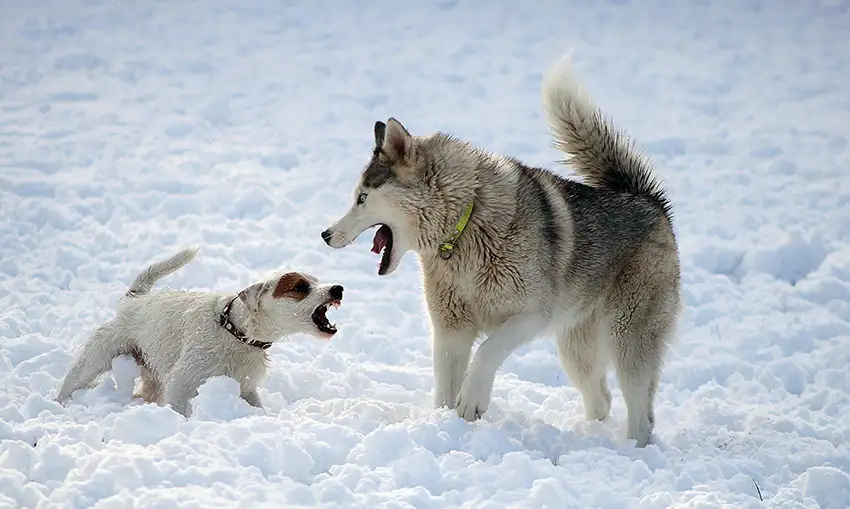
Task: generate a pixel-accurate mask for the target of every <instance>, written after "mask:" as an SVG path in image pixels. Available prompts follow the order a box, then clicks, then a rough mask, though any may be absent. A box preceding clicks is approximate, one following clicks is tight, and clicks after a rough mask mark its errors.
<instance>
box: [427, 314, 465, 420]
mask: <svg viewBox="0 0 850 509" xmlns="http://www.w3.org/2000/svg"><path fill="white" fill-rule="evenodd" d="M474 342H475V332H474V331H471V330H470V331H466V330H450V328H448V327H444V326H443V325H442V324H438V323H434V338H433V346H434V352H433V355H434V405H435V406H437V407H449V408H454V407H455V403H456V401H457V394H458V391H460V387H461V384H462V383H463V377H464V375H466V367H467V366H468V365H469V354H470V352H471V351H472V344H473V343H474Z"/></svg>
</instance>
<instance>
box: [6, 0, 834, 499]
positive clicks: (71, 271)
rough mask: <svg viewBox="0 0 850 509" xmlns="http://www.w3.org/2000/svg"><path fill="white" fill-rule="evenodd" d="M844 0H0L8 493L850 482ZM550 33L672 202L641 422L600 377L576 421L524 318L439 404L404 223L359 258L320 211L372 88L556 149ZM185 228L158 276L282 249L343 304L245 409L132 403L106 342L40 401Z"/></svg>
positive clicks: (499, 138)
mask: <svg viewBox="0 0 850 509" xmlns="http://www.w3.org/2000/svg"><path fill="white" fill-rule="evenodd" d="M848 11H850V4H848V2H846V1H829V0H807V1H805V2H801V1H797V2H795V1H791V0H776V1H773V2H768V1H757V0H740V1H737V2H723V1H717V2H711V1H708V0H702V1H699V0H697V1H686V0H677V1H674V0H668V1H665V0H641V1H640V2H637V1H635V2H628V1H616V2H594V1H591V0H575V1H569V2H554V1H533V2H532V1H529V2H508V1H491V2H484V1H483V0H482V1H471V0H470V1H466V0H438V1H431V2H400V1H398V0H376V1H370V2H365V1H364V2H344V1H342V0H340V1H325V2H307V1H303V2H295V1H273V0H252V1H250V2H249V1H242V2H238V1H225V0H210V1H204V2H200V1H189V0H186V1H169V2H165V1H144V2H143V1H122V0H117V1H101V0H93V1H82V0H31V1H27V2H23V1H18V2H13V1H12V0H5V1H0V214H2V216H0V388H2V390H0V507H4V508H5V507H39V508H46V507H80V508H82V507H97V508H100V509H106V508H119V507H121V508H125V507H132V508H154V507H157V508H159V507H161V508H173V507H198V508H201V507H203V508H207V507H219V508H225V507H246V508H247V507H252V508H253V507H312V506H322V507H340V508H360V507H362V508H377V507H393V508H408V507H417V508H420V507H421V508H450V507H467V508H476V509H477V508H500V507H529V508H530V507H541V508H542V507H548V508H565V507H569V508H573V507H575V508H594V507H600V508H606V509H613V508H632V507H641V508H653V509H656V508H657V509H660V508H666V507H690V508H714V507H729V508H732V507H735V508H750V507H752V508H755V507H795V508H798V507H800V508H802V507H806V508H814V507H823V508H830V509H838V508H841V509H844V508H847V507H850V476H848V472H849V471H850V446H848V441H850V367H849V366H850V173H848V172H850V148H848V138H850V120H848V119H850V85H848V79H850V53H848V48H850V31H848V29H847V27H848V26H850V12H848ZM568 47H572V48H573V49H574V55H575V62H576V67H577V69H578V71H579V72H580V73H581V75H582V76H583V77H584V80H585V83H586V85H587V86H588V88H589V90H590V91H591V93H592V94H593V95H594V97H595V98H596V100H597V102H598V103H599V104H600V105H601V106H602V107H603V108H604V109H605V110H606V111H607V112H608V113H610V115H611V116H612V117H613V118H614V119H615V120H616V122H617V123H618V124H619V125H621V126H622V127H624V128H626V129H627V130H628V131H629V132H630V133H631V134H632V135H633V136H634V137H635V138H636V139H637V141H638V142H639V143H641V144H642V145H643V146H644V147H645V148H646V150H647V152H649V153H650V154H651V155H652V157H653V158H654V159H655V161H656V163H657V166H658V169H659V174H660V175H661V176H662V177H663V178H664V179H665V181H666V183H667V185H668V187H669V188H670V194H671V197H672V199H673V201H674V204H675V214H676V229H677V233H678V236H679V240H680V245H681V253H682V260H683V271H684V273H683V278H684V285H685V295H686V299H687V310H686V313H685V315H684V316H683V319H682V325H681V328H680V335H679V341H678V343H677V344H676V346H675V348H674V350H673V352H672V354H671V355H670V357H669V362H668V364H667V368H666V371H665V373H664V377H663V380H662V383H661V386H660V391H659V397H658V406H657V410H656V416H657V417H656V419H657V431H656V437H655V441H656V443H655V444H654V445H651V446H649V447H647V448H646V449H636V448H635V447H634V446H633V445H632V444H631V443H628V442H626V441H625V440H623V438H622V436H623V429H624V426H625V419H624V418H625V406H624V404H623V402H622V397H621V396H620V393H619V390H618V389H617V388H616V379H615V378H614V377H613V376H611V378H610V381H611V382H612V385H613V387H614V398H615V399H614V408H613V417H612V419H611V420H610V422H606V423H588V422H585V421H584V419H583V411H582V405H581V400H580V398H579V395H578V392H577V391H576V390H575V389H574V388H573V387H572V386H571V385H570V383H569V381H568V380H567V379H566V377H565V375H564V374H563V372H562V370H561V368H560V365H559V363H558V360H557V358H556V355H555V353H554V347H553V345H552V344H551V343H550V342H549V341H546V340H540V341H537V342H535V343H533V344H531V345H529V346H527V347H525V348H523V349H522V350H520V351H519V352H517V353H516V354H515V355H513V356H512V357H511V358H510V359H509V360H508V362H507V363H506V364H505V366H504V367H503V369H502V371H501V372H500V374H499V376H498V377H497V380H496V386H495V391H494V398H495V399H494V403H493V405H492V406H491V408H490V411H489V413H488V414H487V415H486V416H485V418H484V420H483V421H481V422H479V423H475V424H468V423H466V422H464V421H462V420H461V419H459V418H458V417H457V416H456V415H454V414H453V413H452V412H451V411H448V410H435V409H433V408H432V407H431V403H430V391H431V388H432V380H431V368H430V365H431V360H430V342H429V339H428V327H427V324H426V322H425V314H424V311H423V298H422V293H421V290H420V287H419V274H418V268H417V266H416V263H415V260H414V258H413V256H410V255H409V256H408V257H407V258H406V259H405V260H404V262H403V264H402V267H401V268H400V269H399V270H398V271H397V272H396V273H395V274H394V275H392V276H390V277H387V278H379V277H378V276H377V275H376V274H375V265H376V263H377V258H376V257H375V256H374V255H372V254H370V253H369V246H370V241H371V236H370V235H369V234H368V233H367V234H365V235H364V236H363V237H362V238H361V239H360V240H358V242H357V243H356V244H355V245H353V246H351V247H348V248H346V249H345V250H343V251H333V250H331V249H329V248H327V247H326V246H325V245H324V244H323V242H322V241H321V239H320V236H319V232H320V231H321V230H322V229H323V228H325V227H326V226H327V225H328V224H330V222H331V220H333V219H334V218H336V217H337V216H339V215H340V214H341V213H342V212H343V211H344V209H345V208H346V207H347V206H348V204H349V200H351V195H350V193H351V189H352V186H353V184H354V183H355V181H356V179H357V176H358V173H359V171H360V170H361V168H362V166H363V165H364V164H365V163H366V161H367V159H368V157H369V150H370V149H371V145H372V143H373V141H372V125H373V123H374V121H375V120H379V119H381V120H385V119H386V118H387V117H388V116H395V117H397V118H399V119H400V120H401V121H402V122H403V123H404V124H405V125H406V126H407V127H408V128H410V129H411V130H412V131H414V132H415V133H418V134H424V133H428V132H431V131H434V130H437V129H440V130H446V131H451V132H454V133H455V134H457V135H460V136H462V137H464V138H467V139H469V140H471V141H472V142H474V143H475V144H477V145H479V146H481V147H484V148H488V149H491V150H496V151H500V152H504V153H507V154H510V155H513V156H516V157H518V158H520V159H522V160H524V161H525V162H527V163H530V164H536V165H546V166H549V167H554V166H555V163H554V161H555V160H557V159H558V158H559V157H560V156H559V154H557V153H556V152H555V151H554V150H553V149H551V148H550V147H549V136H548V134H547V127H546V125H545V122H544V120H543V115H542V112H541V108H540V105H539V87H540V79H541V74H542V72H543V71H544V70H545V69H546V66H548V64H549V63H550V62H551V61H552V60H553V59H554V58H557V57H558V56H560V55H561V53H562V52H563V51H564V50H565V49H566V48H568ZM562 171H563V172H564V173H565V174H566V173H567V171H566V170H562ZM189 244H199V245H201V246H202V249H201V254H200V255H199V259H198V260H196V261H195V262H194V263H192V264H191V265H189V266H188V267H186V268H185V269H183V270H182V271H181V272H179V273H177V274H175V275H173V276H172V277H169V278H168V279H167V280H165V281H164V282H163V283H166V284H167V285H169V286H173V287H185V288H190V289H216V290H237V289H239V288H240V287H241V286H243V285H246V284H247V283H249V282H251V281H253V280H254V279H255V278H257V277H259V276H261V275H263V274H265V273H267V272H269V271H271V270H274V269H278V268H295V269H299V270H305V271H308V272H312V273H314V274H316V275H317V276H319V277H321V278H322V279H325V280H328V281H330V280H335V281H337V282H339V283H341V284H344V285H345V287H346V299H345V304H344V305H343V307H342V308H341V309H340V310H339V311H336V312H335V313H334V317H335V319H336V321H337V323H338V324H339V325H340V327H341V331H340V333H339V334H338V335H337V336H336V337H335V338H334V340H333V341H332V342H323V341H320V340H315V339H310V338H306V337H297V338H293V340H292V341H291V342H288V343H283V344H279V345H277V346H275V347H274V348H273V349H272V350H270V352H271V359H272V363H271V368H270V373H269V376H268V379H267V380H266V381H265V382H264V384H263V386H262V390H261V396H262V397H263V399H264V401H265V403H266V405H267V408H266V409H265V410H264V411H260V410H256V409H252V408H250V407H248V406H247V405H246V404H245V403H243V402H242V401H241V400H239V399H238V397H237V391H236V388H235V385H234V382H233V381H231V380H228V379H214V380H211V381H209V382H208V383H207V384H206V385H205V386H203V388H202V390H201V392H200V394H199V396H198V397H197V398H196V400H195V401H194V405H195V408H196V411H195V412H196V413H195V415H194V416H193V417H192V418H190V419H188V420H186V419H184V418H182V417H180V416H178V415H177V414H175V413H174V412H172V411H171V410H170V409H166V408H159V407H155V406H152V405H144V404H140V403H139V402H138V401H134V400H132V399H131V394H132V390H133V384H134V378H135V377H136V376H137V374H138V368H136V367H135V364H133V363H132V361H131V360H129V359H125V358H119V359H117V360H116V361H115V363H114V368H115V372H114V374H112V375H108V376H106V377H105V378H104V380H103V382H102V383H100V384H99V385H98V386H96V387H95V388H93V389H91V390H83V391H79V392H77V393H76V395H75V398H74V400H73V401H72V402H70V403H69V405H67V406H66V407H61V406H59V405H57V404H55V403H54V402H53V401H52V396H53V394H54V391H55V390H56V387H57V384H58V381H59V379H60V378H61V377H62V376H63V375H64V373H65V370H66V369H67V367H68V366H69V364H70V362H71V361H72V358H73V355H74V354H75V352H76V349H77V347H78V346H79V345H80V344H81V343H82V341H83V340H84V339H85V338H86V336H87V334H88V333H89V331H90V330H91V328H92V327H93V326H95V325H96V324H98V323H99V322H102V321H104V320H106V319H108V318H110V317H111V316H112V313H113V309H114V306H115V303H116V301H117V299H118V297H119V296H120V295H121V294H122V292H124V291H125V289H126V288H127V286H128V284H129V282H130V281H131V279H132V278H133V276H134V275H135V274H136V272H137V271H138V270H139V269H140V268H141V267H143V266H145V265H146V264H148V263H149V262H150V261H152V260H154V259H157V258H160V257H163V256H165V255H166V254H170V253H172V252H175V251H176V250H178V249H180V248H182V247H183V246H186V245H189ZM759 493H760V495H761V497H763V499H764V501H763V502H761V501H760V500H759V496H760V495H759Z"/></svg>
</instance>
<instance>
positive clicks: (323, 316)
mask: <svg viewBox="0 0 850 509" xmlns="http://www.w3.org/2000/svg"><path fill="white" fill-rule="evenodd" d="M340 304H342V303H341V302H340V301H338V300H333V299H332V300H329V301H327V302H324V303H323V304H322V305H320V306H319V307H317V308H316V309H315V310H314V311H313V315H312V316H311V318H312V319H313V323H314V324H316V328H317V329H319V332H321V333H322V334H326V335H327V336H328V337H330V336H333V335H334V334H336V330H337V329H336V324H333V323H331V322H330V321H328V315H327V312H328V307H330V306H333V307H335V308H336V307H339V306H340Z"/></svg>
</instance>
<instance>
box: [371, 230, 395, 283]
mask: <svg viewBox="0 0 850 509" xmlns="http://www.w3.org/2000/svg"><path fill="white" fill-rule="evenodd" d="M382 249H383V250H384V254H383V255H382V256H381V263H379V264H378V275H379V276H383V275H385V274H386V273H387V269H388V268H389V266H390V261H391V260H392V256H393V231H392V229H391V228H390V227H389V226H387V225H385V224H382V225H379V227H378V231H376V232H375V238H374V239H373V240H372V252H373V253H375V254H381V250H382Z"/></svg>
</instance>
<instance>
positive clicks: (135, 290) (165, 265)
mask: <svg viewBox="0 0 850 509" xmlns="http://www.w3.org/2000/svg"><path fill="white" fill-rule="evenodd" d="M197 254H198V248H197V247H190V248H186V249H184V250H183V251H180V252H179V253H177V254H175V255H174V256H172V257H170V258H167V259H165V260H162V261H159V262H156V263H154V264H151V265H150V266H149V267H147V268H146V269H145V270H143V271H142V272H141V273H140V274H139V275H138V276H136V279H134V280H133V284H131V285H130V289H129V290H128V291H127V296H128V297H139V296H141V295H144V294H146V293H148V292H149V291H151V288H153V285H154V284H155V283H156V282H157V280H159V279H161V278H164V277H165V276H167V275H169V274H171V273H172V272H174V271H176V270H178V269H179V268H181V267H183V266H184V265H186V264H187V263H189V262H191V261H192V260H194V259H195V255H197Z"/></svg>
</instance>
